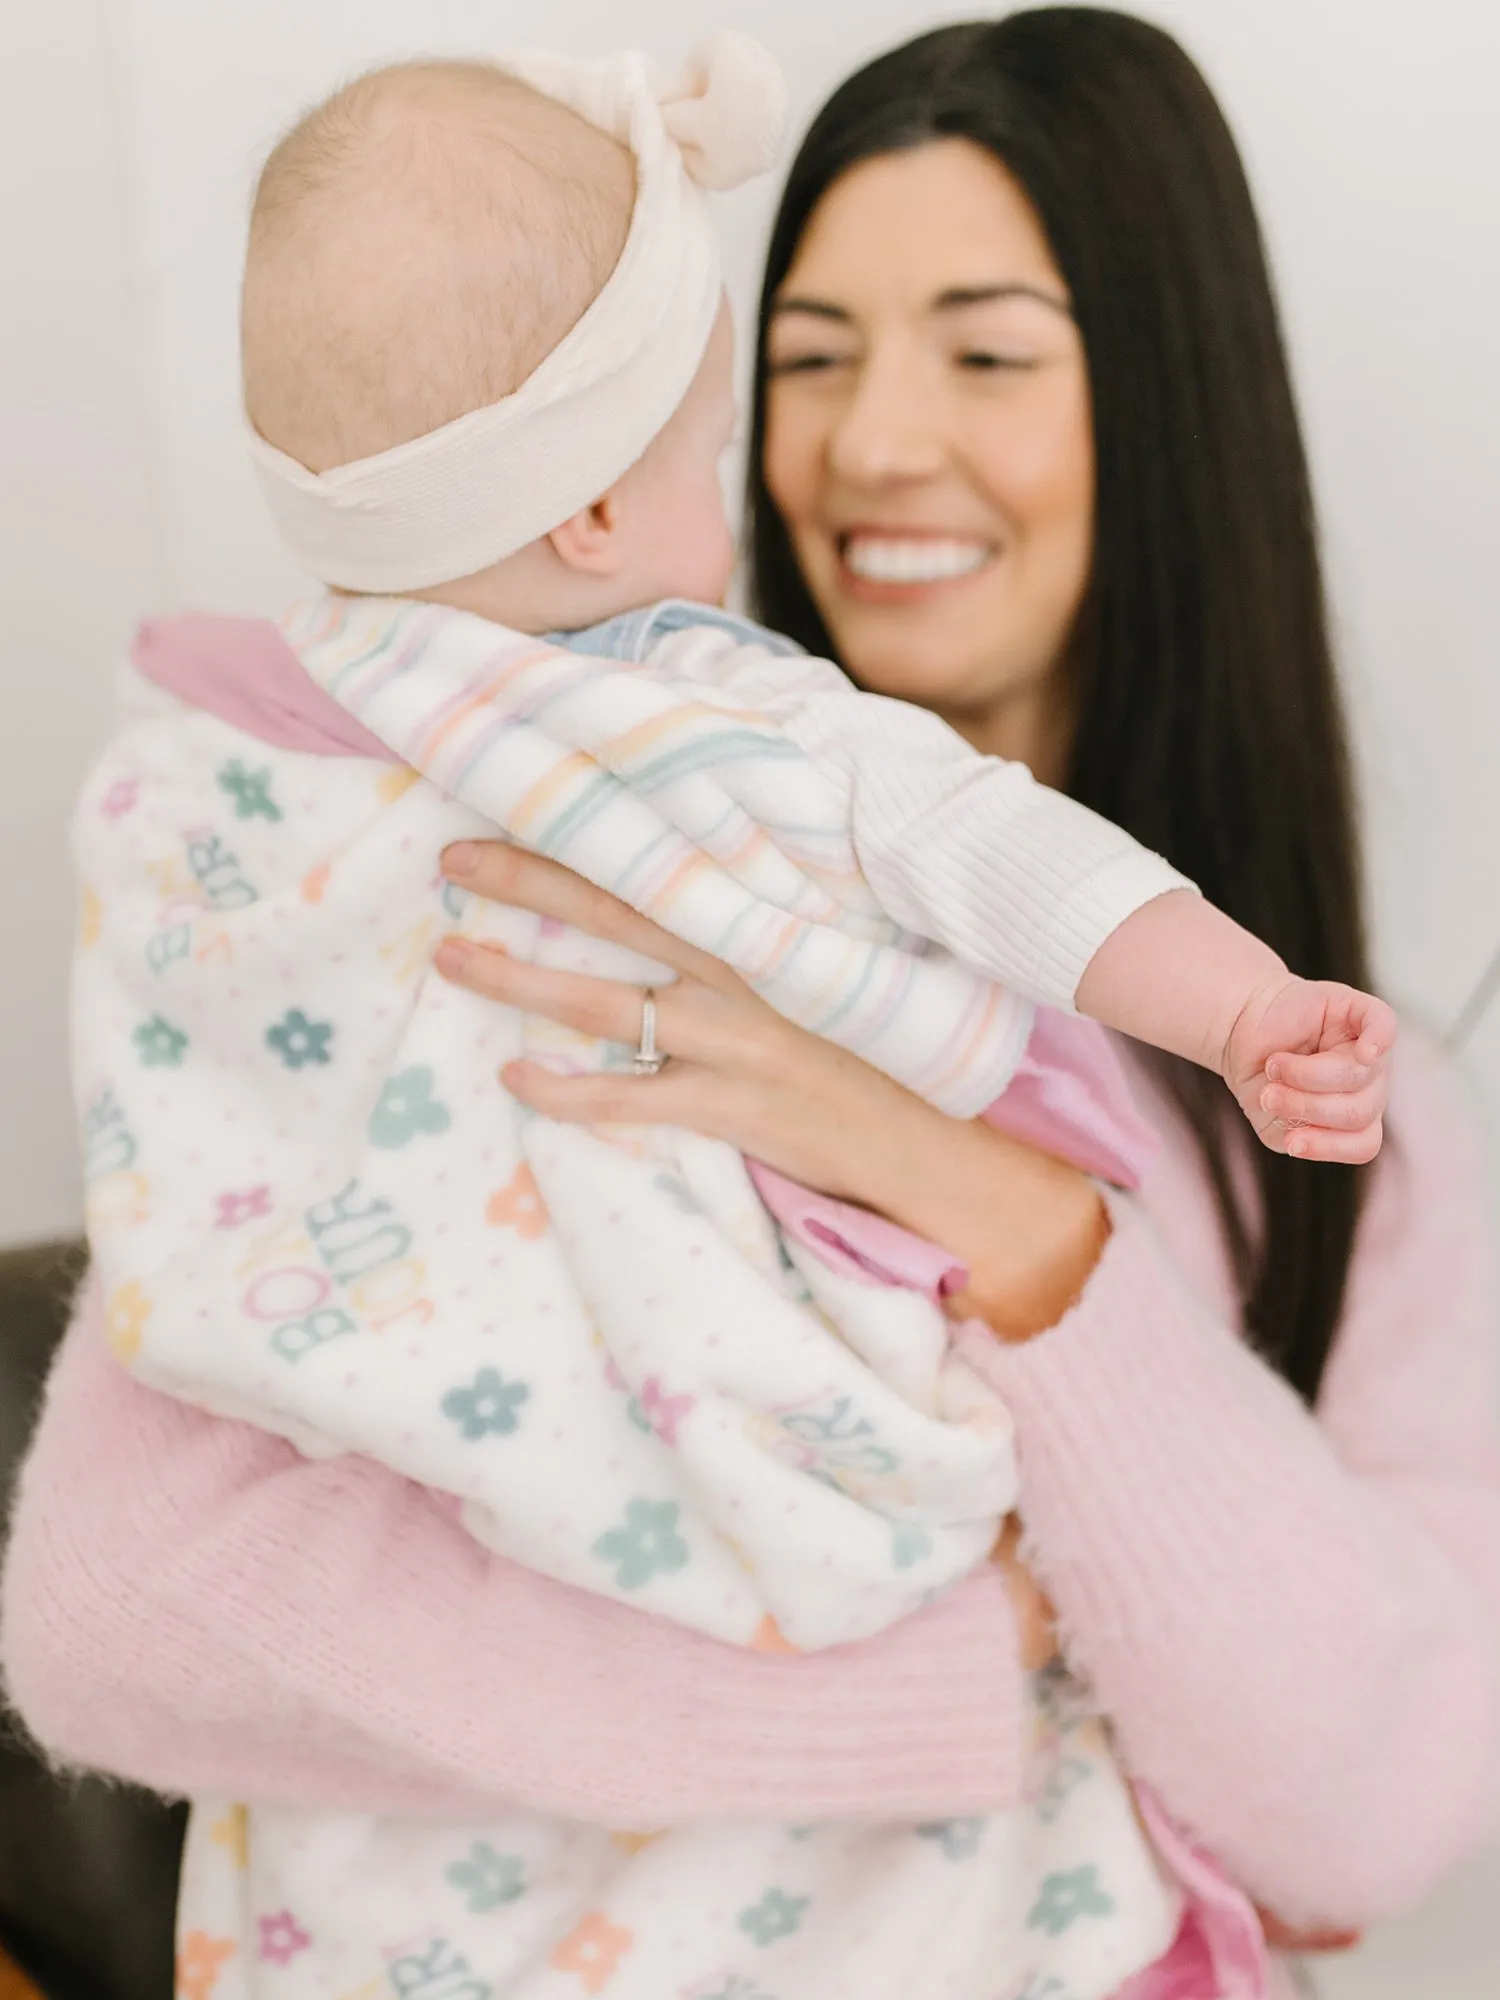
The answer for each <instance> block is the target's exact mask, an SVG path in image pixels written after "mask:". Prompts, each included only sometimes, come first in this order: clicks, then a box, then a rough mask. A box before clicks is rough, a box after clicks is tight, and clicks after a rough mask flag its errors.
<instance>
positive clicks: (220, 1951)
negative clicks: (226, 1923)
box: [177, 1931, 235, 2000]
mask: <svg viewBox="0 0 1500 2000" xmlns="http://www.w3.org/2000/svg"><path fill="white" fill-rule="evenodd" d="M234 1953H235V1943H234V1939H233V1938H216V1937H210V1936H209V1935H208V1932H207V1931H189V1932H188V1934H187V1936H186V1937H185V1938H184V1939H183V1940H182V1943H181V1944H180V1945H179V1946H178V1947H177V2000H211V1995H212V1993H213V1990H214V1988H215V1987H216V1986H217V1985H218V1983H219V1974H220V1973H221V1972H222V1971H223V1970H224V1967H225V1966H226V1965H227V1964H228V1963H229V1961H230V1959H232V1958H233V1957H234Z"/></svg>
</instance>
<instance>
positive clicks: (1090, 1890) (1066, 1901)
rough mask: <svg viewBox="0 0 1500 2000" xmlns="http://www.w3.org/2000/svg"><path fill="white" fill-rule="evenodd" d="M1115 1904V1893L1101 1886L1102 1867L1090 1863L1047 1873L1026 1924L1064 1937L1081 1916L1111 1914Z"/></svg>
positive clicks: (1034, 1928)
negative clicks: (1059, 1871)
mask: <svg viewBox="0 0 1500 2000" xmlns="http://www.w3.org/2000/svg"><path fill="white" fill-rule="evenodd" d="M1114 1907H1115V1899H1114V1897H1113V1896H1107V1895H1106V1894H1105V1893H1104V1891H1103V1890H1102V1889H1101V1888H1100V1887H1099V1870H1098V1869H1097V1868H1095V1867H1094V1866H1093V1864H1092V1863H1090V1865H1089V1866H1088V1867H1087V1868H1073V1869H1070V1870H1069V1871H1068V1873H1067V1874H1065V1875H1048V1876H1046V1877H1045V1878H1044V1879H1043V1882H1042V1890H1041V1894H1040V1895H1039V1896H1038V1897H1037V1899H1036V1901H1035V1903H1034V1904H1033V1905H1032V1908H1031V1914H1030V1916H1029V1917H1027V1919H1026V1928H1027V1930H1029V1931H1045V1932H1046V1933H1047V1935H1048V1937H1061V1936H1062V1934H1063V1932H1064V1931H1066V1930H1071V1929H1072V1927H1073V1926H1074V1924H1076V1923H1077V1922H1078V1920H1079V1918H1080V1917H1108V1916H1112V1915H1113V1914H1114Z"/></svg>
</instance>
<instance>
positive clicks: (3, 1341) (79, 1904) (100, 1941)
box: [0, 1243, 185, 2000]
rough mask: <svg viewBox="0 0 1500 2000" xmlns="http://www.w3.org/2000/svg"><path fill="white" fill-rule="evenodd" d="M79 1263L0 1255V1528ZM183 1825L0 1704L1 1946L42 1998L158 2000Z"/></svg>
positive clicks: (44, 1249)
mask: <svg viewBox="0 0 1500 2000" xmlns="http://www.w3.org/2000/svg"><path fill="white" fill-rule="evenodd" d="M83 1267H84V1253H83V1249H82V1246H81V1245H79V1244H76V1243H53V1244H43V1245H39V1246H37V1247H35V1248H28V1249H20V1250H7V1251H0V1529H3V1523H4V1521H5V1519H6V1518H7V1514H8V1506H9V1497H10V1489H11V1484H12V1481H13V1480H14V1477H15V1473H16V1470H17V1467H18V1466H19V1464H20V1461H21V1459H22V1457H23V1456H24V1454H25V1450H26V1442H27V1439H28V1438H29V1437H30V1435H31V1428H32V1425H33V1423H34V1422H35V1420H36V1413H37V1409H38V1407H39V1405H40V1400H41V1392H42V1385H43V1383H44V1381H45V1379H46V1375H47V1370H48V1367H49V1366H50V1364H51V1360H52V1356H53V1353H54V1352H55V1350H56V1347H57V1343H58V1341H59V1340H60V1339H61V1337H62V1332H63V1328H64V1327H65V1325H66V1324H67V1317H68V1307H69V1303H70V1301H71V1298H72V1295H73V1292H74V1290H75V1288H76V1286H77V1284H78V1280H79V1278H80V1277H81V1276H82V1273H83ZM184 1818H185V1810H184V1808H182V1807H180V1806H169V1805H167V1804H165V1803H164V1802H163V1801H162V1800H160V1799H158V1798H155V1797H154V1796H152V1794H150V1793H148V1792H141V1791H137V1790H136V1789H135V1788H134V1787H132V1786H127V1785H117V1784H112V1783H108V1782H106V1781H105V1780H103V1779H98V1778H75V1777H60V1776H59V1775H58V1774H57V1773H56V1772H54V1771H51V1770H49V1769H48V1767H47V1765H46V1764H45V1762H44V1761H43V1760H42V1759H41V1758H40V1757H38V1756H37V1755H36V1754H35V1752H34V1750H33V1749H32V1747H31V1746H30V1745H29V1744H28V1742H27V1740H26V1734H25V1731H24V1730H23V1728H22V1727H21V1724H20V1722H19V1721H18V1719H17V1718H16V1717H15V1716H14V1715H12V1714H10V1713H9V1712H8V1711H6V1710H5V1709H4V1708H3V1707H0V1952H4V1953H5V1954H6V1955H8V1956H9V1958H11V1959H12V1960H14V1962H15V1964H16V1965H18V1966H19V1967H20V1968H21V1970H22V1971H23V1972H24V1973H26V1974H27V1975H28V1977H29V1978H30V1979H31V1981H32V1982H33V1983H34V1984H35V1985H36V1987H37V1988H38V1989H39V1990H40V1991H41V1993H42V1994H43V1995H44V1996H45V2000H171V1995H172V1987H173V1976H172V1923H173V1915H174V1910H175V1906H176V1899H177V1866H178V1860H179V1857H180V1854H181V1850H182V1831H183V1823H184Z"/></svg>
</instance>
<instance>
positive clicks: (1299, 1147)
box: [1286, 1133, 1307, 1160]
mask: <svg viewBox="0 0 1500 2000" xmlns="http://www.w3.org/2000/svg"><path fill="white" fill-rule="evenodd" d="M1286 1149H1287V1151H1288V1152H1289V1153H1290V1154H1291V1156H1292V1158H1293V1159H1294V1160H1305V1159H1306V1158H1307V1141H1306V1140H1305V1139H1304V1138H1302V1137H1300V1136H1299V1135H1298V1134H1296V1133H1294V1134H1293V1135H1292V1137H1291V1138H1290V1139H1288V1140H1287V1142H1286Z"/></svg>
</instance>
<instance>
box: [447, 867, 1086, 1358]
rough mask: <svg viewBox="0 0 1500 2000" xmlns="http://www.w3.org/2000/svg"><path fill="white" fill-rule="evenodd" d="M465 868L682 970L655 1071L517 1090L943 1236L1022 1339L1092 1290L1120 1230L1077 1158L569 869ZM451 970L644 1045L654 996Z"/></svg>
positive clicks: (664, 1015) (549, 1079) (660, 993)
mask: <svg viewBox="0 0 1500 2000" xmlns="http://www.w3.org/2000/svg"><path fill="white" fill-rule="evenodd" d="M443 866H444V872H445V873H446V874H447V875H448V877H449V879H450V880H452V881H453V882H455V883H457V884H458V885H459V886H461V887H462V888H464V889H466V890H469V891H471V892H472V893H474V894H476V895H479V896H483V897H486V898H488V899H489V900H490V901H492V902H500V903H508V904H512V905H514V906H515V907H517V908H520V909H526V910H532V911H535V912H536V913H537V914H538V915H540V916H545V917H551V918H554V919H555V920H557V921H558V922H561V923H565V924H570V925H572V926H574V927H575V928H576V929H578V930H582V931H586V932H588V933H589V934H590V935H591V936H594V937H597V938H601V939H606V940H608V941H610V942H612V943H615V944H620V945H623V946H626V947H628V948H629V949H630V950H633V951H637V952H640V953H641V954H642V955H643V956H645V957H647V958H651V959H655V960H656V961H657V962H658V963H660V964H663V965H666V966H669V967H670V968H671V969H672V971H673V972H674V973H676V975H677V977H676V979H675V981H674V982H673V983H672V984H670V985H662V986H659V987H658V988H657V989H656V1003H657V1028H656V1034H657V1043H658V1046H659V1048H660V1049H661V1050H662V1052H663V1053H664V1054H666V1055H667V1056H669V1057H670V1058H671V1060H670V1061H669V1062H668V1063H667V1065H666V1067H665V1068H664V1069H663V1070H662V1071H661V1072H660V1074H659V1075H656V1076H632V1075H626V1074H619V1073H613V1074H608V1075H603V1076H572V1077H567V1076H558V1075H555V1074H554V1073H553V1072H551V1071H550V1070H547V1069H545V1068H543V1067H541V1066H540V1065H538V1064H536V1063H526V1062H520V1063H512V1064H509V1065H508V1066H507V1067H506V1069H505V1071H504V1072H503V1081H504V1083H505V1086H506V1088H507V1089H508V1090H509V1091H510V1092H511V1093H512V1095H513V1096H515V1097H516V1098H518V1099H519V1100H520V1102H522V1103H523V1104H526V1105H529V1106H530V1107H531V1108H532V1109H533V1110H535V1111H539V1112H542V1113H544V1114H545V1115H546V1116H547V1117H549V1118H555V1119H558V1120H561V1121H563V1122H567V1123H580V1124H601V1125H609V1124H631V1125H675V1126H678V1127H680V1128H682V1129H684V1130H686V1131H691V1132H697V1133H700V1134H702V1135H703V1136H705V1137H707V1138H713V1139H723V1140H725V1141H727V1142H728V1143H729V1144H730V1145H732V1146H735V1147H736V1148H738V1150H739V1151H741V1152H743V1153H746V1154H748V1155H750V1157H751V1158H753V1159H756V1160H760V1161H762V1162H763V1163H764V1164H765V1165H767V1166H770V1167H774V1168H776V1169H777V1170H778V1171H780V1172H781V1173H784V1174H787V1175H789V1176H790V1177H791V1178H793V1179H795V1180H799V1181H801V1182H803V1183H804V1184H805V1185H807V1186H810V1187H815V1188H818V1189H820V1190H821V1191H822V1192H824V1193H826V1194H831V1195H836V1196H839V1197H841V1198H842V1199H844V1200H848V1201H855V1202H860V1203H862V1204H863V1205H864V1206H865V1207H868V1208H871V1209H874V1210H876V1211H877V1212H878V1213H880V1214H882V1215H885V1216H888V1217H889V1218H890V1219H891V1220H892V1221H894V1222H897V1223H900V1224H902V1225H903V1226H904V1227H906V1228H908V1229H910V1230H912V1231H914V1232H915V1233H916V1234H918V1235H922V1236H926V1237H928V1238H929V1239H930V1240H932V1241H934V1242H937V1243H940V1244H942V1246H943V1247H944V1248H945V1249H947V1250H949V1251H951V1252H952V1254H953V1256H954V1257H955V1259H956V1260H958V1261H960V1262H962V1263H964V1264H966V1265H967V1266H968V1269H969V1273H970V1284H969V1288H968V1290H967V1291H966V1292H965V1293H963V1294H961V1295H960V1298H959V1300H958V1301H957V1303H958V1305H959V1306H960V1308H961V1310H962V1312H963V1313H964V1315H965V1316H974V1317H979V1318H983V1319H984V1320H986V1321H987V1322H988V1323H989V1324H990V1325H991V1326H993V1327H994V1328H995V1330H996V1332H997V1333H998V1334H999V1335H1000V1336H1001V1337H1002V1338H1006V1339H1020V1338H1025V1337H1026V1336H1028V1335H1029V1334H1032V1333H1035V1332H1038V1331H1040V1330H1041V1329H1042V1328H1044V1327H1047V1326H1050V1325H1052V1324H1053V1323H1054V1322H1055V1321H1056V1320H1057V1319H1058V1318H1060V1317H1061V1315H1062V1313H1063V1312H1064V1311H1065V1310H1066V1309H1067V1307H1068V1305H1069V1304H1070V1303H1071V1301H1072V1300H1073V1299H1074V1298H1075V1297H1076V1296H1077V1294H1078V1292H1079V1291H1080V1290H1081V1289H1082V1286H1083V1284H1084V1282H1085V1281H1086V1279H1087V1277H1088V1274H1089V1272H1090V1271H1091V1270H1092V1268H1093V1264H1094V1262H1095V1260H1096V1259H1097V1257H1098V1254H1099V1250H1100V1248H1101V1247H1102V1244H1103V1242H1104V1240H1105V1238H1106V1237H1107V1235H1108V1221H1107V1218H1106V1214H1105V1210H1104V1207H1103V1203H1102V1202H1101V1200H1100V1198H1099V1195H1098V1193H1097V1191H1096V1190H1095V1188H1094V1187H1093V1185H1092V1183H1091V1182H1090V1181H1089V1180H1088V1179H1087V1178H1086V1177H1085V1176H1084V1175H1083V1174H1082V1173H1080V1172H1078V1170H1077V1169H1075V1168H1073V1167H1069V1166H1066V1165H1065V1164H1064V1163H1063V1162H1061V1161H1059V1160H1054V1159H1052V1158H1051V1157H1049V1156H1048V1155H1046V1154H1044V1153H1039V1152H1037V1151H1035V1150H1034V1149H1033V1148H1031V1147H1029V1146H1025V1145H1022V1144H1020V1143H1019V1142H1017V1141H1015V1140H1012V1139H1009V1138H1007V1137H1005V1136H1004V1135H1003V1134H1002V1133H999V1132H995V1131H993V1130H991V1128H990V1127H989V1126H987V1125H984V1124H982V1123H980V1122H978V1121H965V1120H960V1119H954V1118H949V1117H946V1116H945V1115H944V1114H943V1113H942V1112H940V1111H936V1110H934V1109H933V1107H932V1106H931V1105H929V1104H927V1103H926V1102H924V1101H923V1100H922V1099H921V1098H919V1097H916V1096H914V1095H913V1094H912V1093H911V1092H910V1091H908V1090H905V1089H903V1088H902V1086H901V1085H900V1084H897V1083H894V1082H892V1081H891V1079H890V1078H889V1077H887V1076H884V1075H883V1074H882V1073H881V1072H880V1071H878V1070H875V1069H872V1068H871V1067H870V1065H869V1064H868V1063H865V1062H862V1061H861V1060H860V1059H859V1058H858V1057H857V1056H853V1055H850V1054H849V1053H848V1052H847V1051H846V1050H844V1049H841V1048H838V1047H837V1046H836V1045H835V1044H834V1043H832V1042H827V1041H824V1040H822V1039H821V1038H820V1037H819V1036H817V1035H813V1034H810V1033H808V1032H807V1031H806V1030H805V1029H802V1028H798V1027H796V1026H794V1025H793V1024H792V1023H791V1022H789V1021H787V1020H784V1019H783V1018H782V1016H781V1015H779V1014H777V1013H776V1012H775V1010H774V1009H773V1008H771V1007H770V1006H769V1005H768V1004H767V1003H766V1002H765V1001H763V1000H762V999H760V998H759V996H758V995H757V994H755V993H754V992H752V991H751V989H750V988H749V987H748V986H747V985H746V984H745V982H744V981H743V980H742V979H740V978H739V977H738V976H737V974H735V973H733V972H732V971H730V970H729V968H728V967H727V966H725V965H723V964H721V963H720V961H719V960H717V959H714V958H710V957H709V956H708V955H707V954H706V953H704V952H700V951H697V950H695V949H694V948H693V947H692V946H690V945H686V944H684V943H682V941H681V940H680V939H678V938H675V937H673V936H671V935H670V934H669V933H668V932H666V931H663V930H661V929H660V928H659V927H658V926H657V925H655V924H653V923H651V922H650V920H649V919H648V918H645V917H642V916H640V915H639V914H638V913H637V912H636V911H634V910H632V909H630V908H629V907H628V906H627V905H626V904H624V903H621V902H619V901H618V900H617V899H616V898H615V897H613V896H610V895H608V894H606V893H605V891H603V890H601V889H597V888H595V887H594V886H593V885H592V884H591V883H588V882H586V881H584V880H583V879H582V877H580V876H578V875H575V874H573V873H572V872H571V871H570V870H569V869H566V868H563V867H560V866H559V865H558V864H557V863H556V862H553V861H548V860H545V859H543V858H542V857H540V856H538V855H534V854H527V853H525V852H524V851H522V850H521V849H519V848H515V847H511V846H508V845H506V844H505V843H503V842H499V841H486V842H463V843H460V844H459V845H458V846H456V847H452V848H449V849H448V850H447V852H446V853H445V855H444V857H443ZM436 964H437V968H438V970H439V971H440V972H441V973H442V974H443V975H444V976H445V977H446V978H448V979H450V980H452V981H453V982H454V983H455V984H457V985H461V986H466V987H468V988H469V989H470V990H471V991H472V992H475V993H479V994H483V995H485V996H487V997H488V998H490V999H493V1000H498V1001H502V1002H504V1003H506V1004H508V1005H510V1006H514V1007H520V1008H524V1009H525V1010H526V1011H527V1012H528V1013H533V1014H541V1015H545V1016H546V1017H547V1018H548V1019H550V1020H554V1021H558V1022H561V1023H563V1024H564V1025H566V1026H568V1027H570V1028H575V1029H578V1030H580V1031H581V1032H583V1033H586V1034H592V1035H599V1036H602V1037H603V1038H604V1039H606V1040H608V1041H614V1042H621V1043H624V1044H625V1045H626V1046H628V1047H634V1046H636V1045H637V1043H638V1041H639V1037H640V1030H641V1012H642V1007H641V994H640V990H639V989H638V988H637V987H635V986H632V985H630V984H628V983H625V982H621V981H616V980H607V979H596V978H589V977H586V976H584V975H582V974H578V973H569V972H559V971H556V970H553V969H551V968H548V967H543V966H536V965H531V964H529V963H527V962H525V961H523V960H521V959H517V958H512V957H510V956H509V955H508V954H507V953H505V952H504V951H501V950H499V949H498V948H496V947H493V946H486V945H482V944H476V943H474V942H472V941H470V940H467V939H460V938H449V939H447V940H446V941H445V942H444V943H443V945H442V946H441V947H440V948H439V951H438V953H437V959H436Z"/></svg>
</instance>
